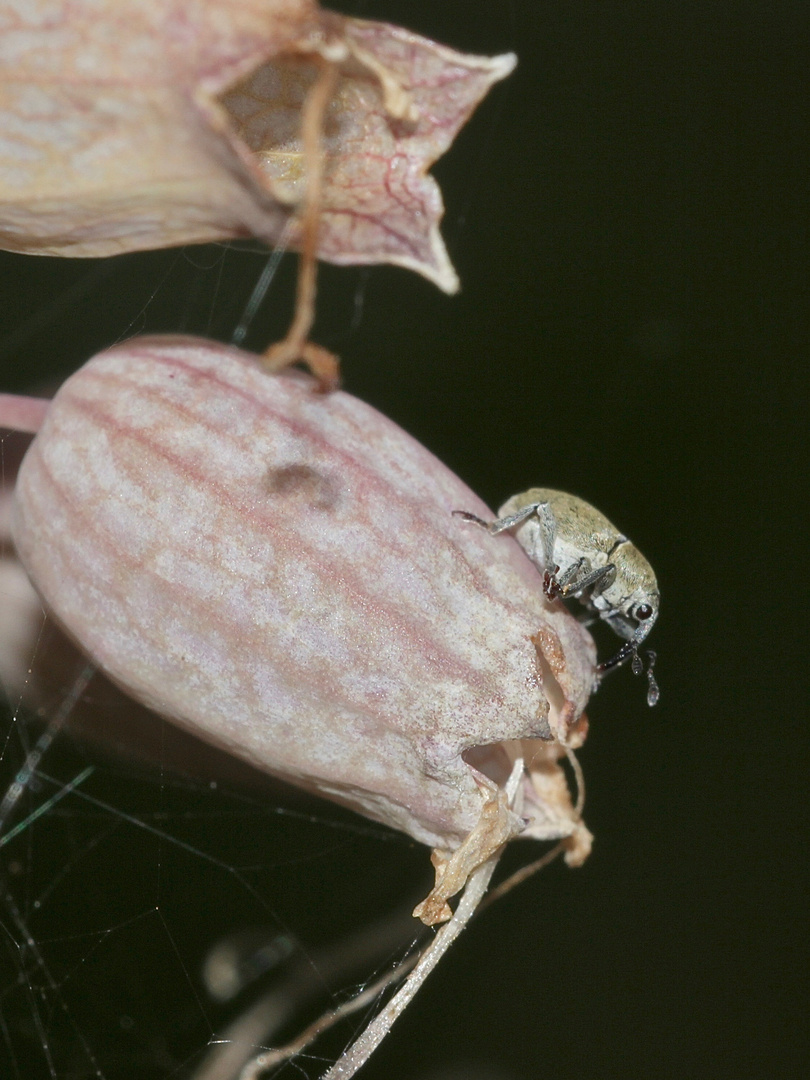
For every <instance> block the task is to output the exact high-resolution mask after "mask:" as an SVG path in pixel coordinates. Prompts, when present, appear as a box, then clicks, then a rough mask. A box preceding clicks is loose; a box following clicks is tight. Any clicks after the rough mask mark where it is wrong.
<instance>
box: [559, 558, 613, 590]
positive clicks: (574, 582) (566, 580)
mask: <svg viewBox="0 0 810 1080" xmlns="http://www.w3.org/2000/svg"><path fill="white" fill-rule="evenodd" d="M586 564H587V565H590V564H589V563H588V560H587V559H585V558H582V559H580V560H579V562H576V563H574V565H573V567H569V569H568V571H567V572H566V574H565V575H564V576H563V577H561V578H560V582H559V584H560V592H561V593H562V595H563V596H576V595H577V593H581V592H585V590H586V589H590V590H591V591H592V592H594V593H595V592H604V590H605V589H608V588H610V586H611V585H612V584H613V582H614V581H615V579H616V567H615V566H614V565H613V563H608V564H607V565H606V566H597V568H596V569H595V570H589V571H588V572H587V573H586V574H585V576H584V577H581V578H579V579H577V576H576V575H577V574H578V573H579V572H580V570H582V569H583V567H584V566H585V565H586ZM597 586H598V588H597Z"/></svg>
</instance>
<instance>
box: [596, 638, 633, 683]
mask: <svg viewBox="0 0 810 1080" xmlns="http://www.w3.org/2000/svg"><path fill="white" fill-rule="evenodd" d="M637 656H638V650H637V648H636V646H635V644H634V643H633V642H632V641H628V642H626V643H625V644H624V645H622V647H621V648H620V649H619V651H618V652H617V653H616V655H615V656H611V658H610V659H609V660H605V661H604V662H603V663H601V664H600V665H599V666H598V667H597V669H596V671H597V674H598V675H604V674H605V672H606V671H612V670H613V668H617V667H621V666H622V664H626V663H627V661H628V660H630V659H631V658H632V657H637Z"/></svg>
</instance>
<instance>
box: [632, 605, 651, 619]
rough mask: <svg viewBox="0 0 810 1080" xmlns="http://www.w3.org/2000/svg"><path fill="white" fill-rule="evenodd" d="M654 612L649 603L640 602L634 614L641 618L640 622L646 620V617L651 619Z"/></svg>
mask: <svg viewBox="0 0 810 1080" xmlns="http://www.w3.org/2000/svg"><path fill="white" fill-rule="evenodd" d="M652 613H653V609H652V608H651V607H650V605H649V604H639V605H638V607H637V608H636V610H635V612H634V615H635V616H636V618H637V619H638V620H639V622H644V620H645V619H649V617H650V616H651V615H652Z"/></svg>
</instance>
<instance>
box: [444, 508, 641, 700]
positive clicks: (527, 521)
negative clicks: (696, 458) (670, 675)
mask: <svg viewBox="0 0 810 1080" xmlns="http://www.w3.org/2000/svg"><path fill="white" fill-rule="evenodd" d="M453 513H454V514H455V515H456V516H457V517H461V518H463V519H464V520H465V521H472V522H474V523H475V524H476V525H480V526H482V527H483V528H485V529H486V530H487V531H488V532H489V533H491V534H492V535H493V536H494V535H497V534H498V533H500V532H504V531H505V530H507V529H516V530H517V531H516V534H515V538H516V539H517V541H518V543H519V544H520V545H521V547H523V548H524V550H525V551H526V553H527V554H528V556H529V558H530V559H531V560H532V562H533V563H535V564H536V566H537V567H538V568H539V569H540V571H541V572H542V574H543V591H544V592H545V594H546V596H547V597H548V599H549V600H553V599H555V598H556V597H558V596H559V597H562V598H564V599H565V598H567V597H569V596H573V597H576V598H577V599H578V600H579V601H580V602H581V603H583V604H584V605H585V606H586V607H587V608H589V609H590V610H592V611H595V612H596V613H597V614H598V616H599V618H600V619H604V621H605V622H606V623H607V624H608V626H610V628H611V629H612V630H613V631H614V632H615V633H616V634H618V636H619V637H620V638H624V640H625V644H624V645H622V647H621V648H620V649H619V651H618V652H617V653H616V655H615V656H612V657H611V658H610V659H609V660H606V661H605V662H604V663H602V664H600V665H599V667H598V668H597V672H598V674H599V675H602V674H604V673H605V672H606V671H610V670H611V668H615V667H619V666H620V665H621V664H624V663H626V662H627V661H628V660H630V661H631V666H632V669H633V673H634V674H636V675H639V674H641V672H642V671H643V665H642V662H641V659H640V657H639V655H638V647H639V645H640V644H641V642H642V641H644V639H645V638H646V637H647V635H648V634H649V632H650V630H652V628H653V625H654V623H655V620H656V619H657V618H658V607H659V601H660V596H659V592H658V583H657V581H656V580H655V574H654V573H653V569H652V567H651V566H650V564H649V563H648V562H647V560H646V559H645V558H644V556H643V555H642V554H641V552H640V551H639V550H638V548H637V547H636V546H635V545H634V544H631V543H630V541H629V540H628V539H627V537H626V536H624V535H623V534H622V533H620V532H619V530H618V529H617V528H616V527H615V526H614V525H612V524H611V523H610V522H609V521H608V519H607V518H606V517H605V515H604V514H602V513H600V512H599V511H598V510H597V509H595V508H594V507H593V506H591V505H590V504H589V503H586V502H585V500H584V499H580V498H577V496H576V495H568V494H566V493H565V492H564V491H552V490H550V489H549V488H530V489H529V490H528V491H524V492H523V493H522V494H521V495H513V496H512V498H511V499H509V500H508V501H507V502H505V503H504V504H503V506H502V507H501V508H500V510H499V511H498V517H497V519H496V520H495V521H492V522H487V521H484V520H483V519H481V518H479V517H477V516H476V515H475V514H470V513H468V512H467V511H465V510H454V511H453ZM648 656H649V661H650V662H649V666H648V669H647V682H648V689H647V703H648V704H649V705H655V703H656V702H657V701H658V696H659V690H658V684H657V683H656V681H655V677H654V675H653V666H654V664H655V653H653V652H649V653H648Z"/></svg>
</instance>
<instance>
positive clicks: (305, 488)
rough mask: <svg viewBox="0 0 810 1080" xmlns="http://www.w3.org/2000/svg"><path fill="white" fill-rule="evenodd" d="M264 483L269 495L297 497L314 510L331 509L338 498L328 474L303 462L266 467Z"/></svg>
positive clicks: (335, 486)
mask: <svg viewBox="0 0 810 1080" xmlns="http://www.w3.org/2000/svg"><path fill="white" fill-rule="evenodd" d="M265 484H266V486H267V490H268V491H269V492H270V494H271V495H283V496H284V497H285V498H288V499H290V498H292V499H297V500H299V501H300V502H303V503H306V504H307V505H308V506H311V507H313V508H314V509H316V510H332V509H334V507H335V506H336V505H337V503H338V501H339V499H340V493H339V491H338V489H337V485H336V484H335V482H334V480H333V479H332V478H331V477H330V476H327V475H326V473H322V472H318V470H317V469H313V467H312V466H311V465H304V464H303V463H295V464H290V465H279V466H278V467H276V468H270V469H268V470H267V473H266V475H265Z"/></svg>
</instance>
